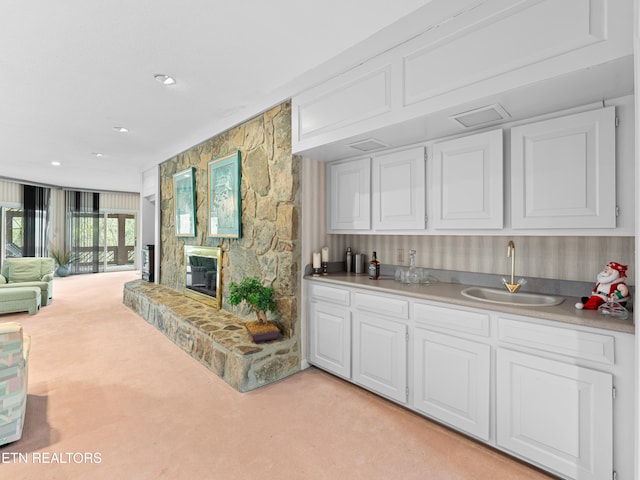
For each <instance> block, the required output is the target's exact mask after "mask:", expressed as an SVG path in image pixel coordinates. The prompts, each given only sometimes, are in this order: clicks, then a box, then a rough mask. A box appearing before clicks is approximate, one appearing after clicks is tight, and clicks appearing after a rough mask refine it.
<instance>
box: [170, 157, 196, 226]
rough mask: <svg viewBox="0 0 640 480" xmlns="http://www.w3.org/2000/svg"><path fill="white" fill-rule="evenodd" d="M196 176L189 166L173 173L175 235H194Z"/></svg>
mask: <svg viewBox="0 0 640 480" xmlns="http://www.w3.org/2000/svg"><path fill="white" fill-rule="evenodd" d="M195 185H196V176H195V169H194V168H193V167H189V168H187V169H186V170H182V171H180V172H177V173H175V174H174V175H173V202H174V204H173V207H174V212H175V223H176V235H177V236H178V237H195V236H196V188H195Z"/></svg>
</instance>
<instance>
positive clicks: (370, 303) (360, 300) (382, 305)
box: [353, 293, 409, 319]
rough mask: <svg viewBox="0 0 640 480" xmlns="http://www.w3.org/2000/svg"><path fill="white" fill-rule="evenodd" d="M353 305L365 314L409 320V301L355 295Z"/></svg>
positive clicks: (362, 294)
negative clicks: (371, 313)
mask: <svg viewBox="0 0 640 480" xmlns="http://www.w3.org/2000/svg"><path fill="white" fill-rule="evenodd" d="M353 304H354V305H355V307H356V308H357V309H358V310H363V311H365V312H373V313H377V314H378V315H384V316H390V317H394V318H400V319H408V318H409V302H408V301H407V300H400V299H398V298H390V297H381V296H379V295H369V294H366V293H355V294H354V295H353Z"/></svg>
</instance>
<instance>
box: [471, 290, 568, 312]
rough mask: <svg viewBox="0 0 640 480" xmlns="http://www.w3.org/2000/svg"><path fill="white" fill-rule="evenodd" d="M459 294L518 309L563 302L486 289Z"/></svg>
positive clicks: (561, 300)
mask: <svg viewBox="0 0 640 480" xmlns="http://www.w3.org/2000/svg"><path fill="white" fill-rule="evenodd" d="M460 293H462V295H464V296H465V297H467V298H472V299H474V300H479V301H481V302H488V303H499V304H502V305H515V306H519V307H548V306H550V305H559V304H560V303H562V302H564V298H563V297H556V296H554V295H545V294H542V293H511V292H508V291H507V290H500V289H497V288H486V287H469V288H465V289H464V290H462V291H461V292H460Z"/></svg>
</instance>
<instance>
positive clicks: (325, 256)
mask: <svg viewBox="0 0 640 480" xmlns="http://www.w3.org/2000/svg"><path fill="white" fill-rule="evenodd" d="M322 261H323V262H328V261H329V247H322Z"/></svg>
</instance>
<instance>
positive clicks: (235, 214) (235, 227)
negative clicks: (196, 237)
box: [207, 150, 242, 238]
mask: <svg viewBox="0 0 640 480" xmlns="http://www.w3.org/2000/svg"><path fill="white" fill-rule="evenodd" d="M207 167H208V172H207V173H208V175H207V178H208V192H209V236H210V237H227V238H240V235H241V226H242V222H241V215H242V209H241V204H240V202H241V197H240V181H241V169H240V151H239V150H236V151H235V152H232V153H228V154H227V155H223V156H221V157H217V158H214V159H213V160H210V161H209V163H208V164H207Z"/></svg>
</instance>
